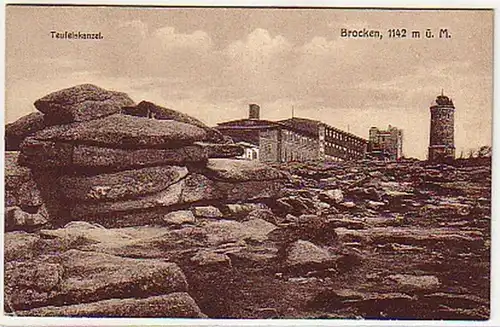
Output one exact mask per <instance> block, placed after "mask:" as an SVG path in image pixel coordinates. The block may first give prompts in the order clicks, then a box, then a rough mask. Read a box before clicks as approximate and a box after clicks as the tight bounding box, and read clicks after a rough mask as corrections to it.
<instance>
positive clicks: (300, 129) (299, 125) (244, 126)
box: [216, 104, 368, 162]
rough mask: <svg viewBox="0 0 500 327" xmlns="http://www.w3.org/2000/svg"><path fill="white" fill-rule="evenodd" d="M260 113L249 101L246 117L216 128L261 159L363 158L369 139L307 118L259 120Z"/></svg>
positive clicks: (341, 159) (279, 160)
mask: <svg viewBox="0 0 500 327" xmlns="http://www.w3.org/2000/svg"><path fill="white" fill-rule="evenodd" d="M259 113H260V108H259V107H258V106H257V105H256V104H251V105H250V107H249V118H248V119H239V120H233V121H229V122H224V123H220V124H218V126H217V127H216V128H217V129H218V130H219V131H220V132H221V133H222V134H224V135H228V136H230V137H232V138H233V140H234V141H235V142H236V143H238V142H247V143H250V144H253V145H256V146H258V148H259V151H258V153H259V154H258V155H259V160H260V161H263V162H289V161H307V160H325V159H328V160H333V161H344V160H356V159H362V158H364V155H365V153H366V149H367V144H368V141H367V140H365V139H363V138H361V137H358V136H356V135H354V134H351V133H347V132H344V131H342V130H340V129H337V128H335V127H332V126H329V125H327V124H325V123H323V122H321V121H317V120H312V119H307V118H298V117H294V118H290V119H285V120H281V121H268V120H261V119H259V118H260V117H259Z"/></svg>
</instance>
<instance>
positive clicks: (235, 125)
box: [216, 118, 277, 129]
mask: <svg viewBox="0 0 500 327" xmlns="http://www.w3.org/2000/svg"><path fill="white" fill-rule="evenodd" d="M273 126H277V124H276V122H273V121H270V120H263V119H249V118H244V119H237V120H231V121H227V122H223V123H218V124H217V126H216V128H217V129H253V128H256V129H260V128H267V127H273Z"/></svg>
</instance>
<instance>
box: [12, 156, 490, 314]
mask: <svg viewBox="0 0 500 327" xmlns="http://www.w3.org/2000/svg"><path fill="white" fill-rule="evenodd" d="M274 168H277V169H279V170H281V171H282V172H283V173H284V174H285V175H286V176H287V177H288V178H287V180H288V182H287V183H286V185H285V187H284V188H283V189H282V190H281V192H280V195H279V198H277V199H276V200H275V201H270V200H268V201H267V202H266V201H263V203H247V204H231V205H229V204H223V203H220V202H214V203H211V204H205V205H204V206H196V207H192V208H191V209H190V210H179V211H174V212H173V213H170V214H169V215H168V216H166V217H165V224H164V225H145V226H130V227H117V228H104V227H102V226H97V227H96V226H95V225H91V224H90V223H86V222H81V223H77V222H72V223H70V224H69V225H66V226H65V227H62V228H59V229H42V230H39V231H36V232H30V233H26V232H19V231H18V232H10V233H7V234H6V258H7V260H8V261H12V260H19V258H21V257H23V256H27V255H28V256H29V255H33V256H36V255H37V253H38V254H44V253H45V254H47V253H54V252H56V253H59V252H65V251H70V250H71V249H78V250H83V251H92V252H100V253H106V254H109V255H114V256H118V257H130V258H134V259H146V258H148V259H156V260H158V259H159V260H164V261H168V262H173V263H175V264H177V265H179V267H180V268H181V269H182V271H183V272H184V274H185V276H186V281H187V284H188V285H189V295H190V296H191V297H192V298H193V299H194V300H195V302H196V304H197V305H198V306H199V308H200V310H201V312H203V314H204V315H207V316H208V317H210V318H344V319H345V318H349V319H359V318H364V319H461V320H463V319H468V320H484V319H488V317H489V312H490V308H489V285H490V275H489V269H490V248H489V244H490V241H489V240H490V218H491V217H490V207H491V203H490V196H491V194H490V192H491V179H490V176H491V166H490V162H489V161H486V160H484V161H477V160H476V161H474V162H473V161H463V162H459V161H457V162H456V163H455V164H439V165H436V164H430V163H427V162H422V161H402V162H374V161H359V162H341V163H338V162H337V163H317V162H316V163H315V162H311V163H288V164H283V165H276V166H275V167H274ZM186 217H187V218H186ZM92 226H93V227H92ZM21 238H22V240H23V241H22V242H21V244H22V245H23V246H19V244H18V243H15V242H14V241H17V242H19V239H21ZM28 240H29V242H28ZM153 294H154V293H153ZM20 296H22V295H20ZM83 302H85V301H83ZM92 305H93V304H92ZM124 305H125V304H124ZM48 308H50V307H48ZM56 309H57V310H56V311H54V312H59V313H60V312H74V310H76V309H73V307H68V308H67V309H60V308H56ZM36 310H37V309H35V311H33V312H31V313H30V312H29V311H28V312H27V313H26V315H31V314H36V313H37V312H45V311H43V310H46V309H39V310H38V311H36ZM54 310H55V309H54ZM72 310H73V311H72ZM79 310H80V309H79ZM81 310H83V311H81V312H86V311H85V310H89V309H87V308H86V307H83V308H82V309H81ZM7 311H10V310H7ZM77 312H80V311H77ZM156 315H157V314H156Z"/></svg>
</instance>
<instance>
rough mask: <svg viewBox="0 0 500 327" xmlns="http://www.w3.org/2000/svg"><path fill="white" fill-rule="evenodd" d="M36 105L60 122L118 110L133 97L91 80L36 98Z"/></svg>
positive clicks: (104, 114)
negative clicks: (88, 82) (106, 88)
mask: <svg viewBox="0 0 500 327" xmlns="http://www.w3.org/2000/svg"><path fill="white" fill-rule="evenodd" d="M34 104H35V107H36V108H37V109H38V110H39V111H41V112H43V113H44V114H46V115H48V116H50V117H51V120H54V121H55V118H56V119H57V121H58V122H59V123H69V122H77V121H88V120H92V119H96V118H99V117H103V116H107V115H111V114H114V113H119V112H120V111H121V109H122V107H125V106H131V105H134V101H133V100H132V99H130V98H129V96H128V95H127V94H125V93H122V92H115V91H108V90H105V89H103V88H100V87H98V86H95V85H92V84H82V85H77V86H73V87H70V88H67V89H63V90H59V91H56V92H53V93H50V94H48V95H46V96H44V97H43V98H41V99H38V100H36V101H35V103H34Z"/></svg>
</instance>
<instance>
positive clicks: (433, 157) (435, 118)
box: [428, 92, 455, 161]
mask: <svg viewBox="0 0 500 327" xmlns="http://www.w3.org/2000/svg"><path fill="white" fill-rule="evenodd" d="M430 111H431V126H430V139H429V155H428V159H429V161H446V160H450V159H455V137H454V135H455V118H454V114H455V106H454V105H453V101H452V100H451V99H450V98H448V97H447V96H445V95H444V94H443V92H441V95H439V96H437V98H436V100H434V102H433V103H432V104H431V106H430Z"/></svg>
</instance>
